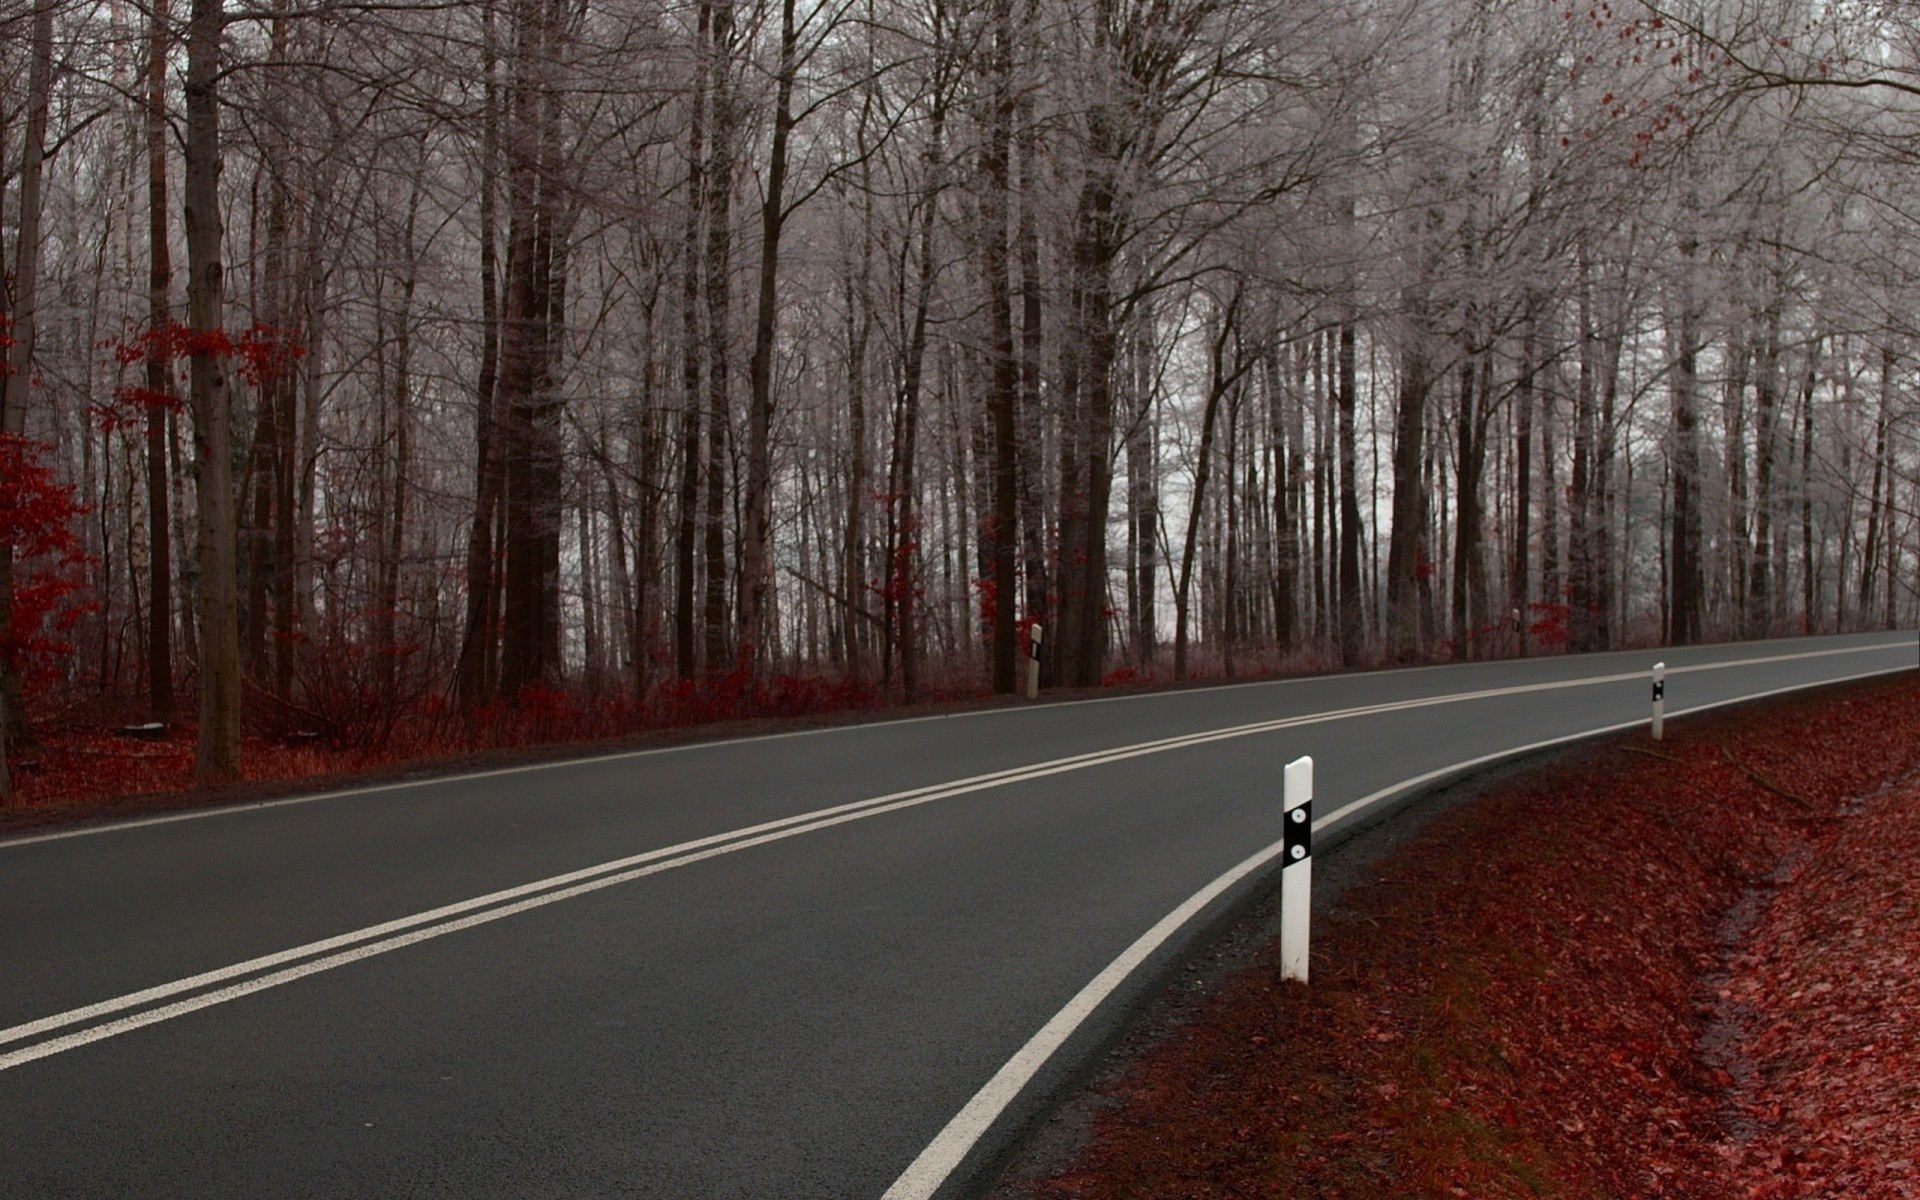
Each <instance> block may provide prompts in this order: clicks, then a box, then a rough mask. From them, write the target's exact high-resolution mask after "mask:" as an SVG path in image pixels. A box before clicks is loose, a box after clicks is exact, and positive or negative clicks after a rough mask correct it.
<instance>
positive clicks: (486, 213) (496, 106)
mask: <svg viewBox="0 0 1920 1200" xmlns="http://www.w3.org/2000/svg"><path fill="white" fill-rule="evenodd" d="M482 20H483V25H482V37H483V39H484V40H483V42H482V52H481V71H482V75H483V76H484V79H485V85H484V90H483V95H484V100H483V103H484V106H485V107H484V112H483V115H482V117H481V122H482V124H481V134H480V139H481V140H480V377H479V380H478V382H477V383H476V385H475V387H474V418H473V424H474V442H475V445H474V468H473V475H474V484H473V526H472V528H471V530H470V531H469V532H468V535H467V564H466V565H467V570H466V580H467V624H466V631H465V633H464V635H463V637H462V639H461V643H460V661H459V666H458V667H457V669H456V673H455V677H454V678H455V685H454V686H455V691H456V693H457V695H458V697H459V702H460V706H461V707H462V708H465V709H472V708H477V707H479V706H480V705H482V704H484V703H486V702H487V701H488V700H489V699H491V696H490V695H489V691H490V689H489V687H488V685H489V683H490V682H491V681H490V680H489V679H488V678H487V664H488V661H489V660H490V659H491V657H492V651H493V647H494V645H495V644H496V642H497V640H498V634H497V629H498V626H499V623H500V614H499V612H498V611H497V610H496V608H495V607H494V597H495V595H496V594H497V589H496V587H495V585H494V578H495V574H496V572H497V570H498V568H497V566H496V565H495V564H496V560H497V555H498V553H499V549H500V548H499V547H497V546H496V545H495V544H494V539H493V530H494V525H495V523H496V522H497V520H498V510H499V506H500V499H501V493H502V491H503V490H504V483H505V473H506V460H505V456H504V454H503V449H504V447H503V446H502V445H501V441H502V439H501V429H500V426H501V420H500V415H499V407H498V406H499V401H498V397H497V396H496V394H495V393H496V391H497V385H498V378H499V367H500V313H499V308H500V300H499V296H500V292H499V286H500V285H499V281H498V279H497V278H496V275H497V272H498V266H497V257H498V252H497V251H496V249H495V242H496V239H497V238H498V236H499V233H498V228H497V222H498V217H497V215H496V213H495V209H494V206H495V183H494V180H495V177H496V175H497V173H498V165H499V151H500V116H499V113H500V94H499V91H500V89H499V84H498V81H497V79H496V73H497V71H498V64H499V54H498V50H497V48H496V45H497V44H496V41H495V38H496V34H495V32H494V6H493V3H492V0H488V3H487V4H486V6H485V8H484V9H483V10H482Z"/></svg>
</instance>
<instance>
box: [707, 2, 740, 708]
mask: <svg viewBox="0 0 1920 1200" xmlns="http://www.w3.org/2000/svg"><path fill="white" fill-rule="evenodd" d="M712 10H713V26H712V30H711V39H710V41H709V45H708V53H709V54H710V55H711V56H712V57H711V64H712V65H711V71H712V76H711V80H710V87H711V92H710V101H711V104H712V108H713V134H712V137H711V139H710V140H709V144H708V147H707V170H706V218H707V252H706V268H707V280H706V282H707V328H706V349H707V471H706V474H707V481H706V482H707V510H706V548H705V549H706V569H707V576H706V583H707V587H706V610H705V620H706V634H707V640H706V651H707V653H706V659H707V661H706V669H707V674H709V675H718V674H720V673H721V672H722V671H725V670H726V669H727V667H728V665H729V660H730V654H729V650H728V637H727V537H726V525H725V520H724V518H725V514H726V494H727V493H726V482H727V473H726V468H727V457H726V453H727V452H726V447H727V431H728V425H729V421H730V412H729V410H730V407H731V405H730V397H729V395H728V381H729V379H730V378H731V376H730V374H729V371H730V367H731V360H730V359H729V358H728V349H729V346H730V345H731V342H732V338H731V336H730V335H731V332H732V331H731V328H730V321H731V313H732V298H733V284H732V276H733V266H732V262H733V222H732V213H733V136H734V117H735V114H734V111H733V86H732V78H731V76H732V71H733V38H734V32H733V0H719V2H718V3H716V4H714V5H712Z"/></svg>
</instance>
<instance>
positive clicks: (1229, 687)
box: [0, 638, 1911, 850]
mask: <svg viewBox="0 0 1920 1200" xmlns="http://www.w3.org/2000/svg"><path fill="white" fill-rule="evenodd" d="M1910 644H1911V643H1909V642H1908V641H1907V640H1905V639H1904V638H1903V639H1902V640H1900V641H1897V642H1875V643H1873V644H1872V645H1867V646H1844V647H1840V648H1837V649H1833V650H1809V651H1805V652H1801V653H1795V654H1779V655H1773V656H1771V657H1767V658H1753V659H1738V660H1733V661H1729V662H1723V663H1701V664H1698V665H1695V666H1691V667H1683V668H1677V669H1676V671H1675V672H1674V673H1676V674H1677V673H1678V672H1679V671H1711V670H1717V669H1720V668H1722V667H1743V666H1756V665H1759V664H1761V663H1771V662H1785V661H1787V660H1789V659H1795V658H1823V657H1827V656H1829V655H1835V654H1863V653H1867V652H1870V651H1874V650H1888V649H1896V648H1900V647H1905V646H1907V645H1910ZM1700 649H1703V650H1704V649H1707V647H1700ZM1637 653H1640V652H1639V651H1632V650H1610V651H1606V652H1604V653H1602V654H1597V655H1595V656H1594V657H1596V658H1609V657H1621V656H1624V655H1629V654H1637ZM1502 661H1533V662H1540V661H1543V660H1541V659H1533V660H1492V661H1490V662H1483V663H1477V664H1468V663H1434V664H1428V665H1425V666H1418V667H1393V668H1390V669H1387V670H1383V671H1374V672H1371V673H1369V676H1368V677H1369V678H1373V677H1379V676H1387V675H1408V674H1415V673H1420V672H1426V671H1447V670H1453V669H1454V668H1456V667H1460V666H1469V665H1478V666H1489V665H1495V664H1496V663H1498V662H1502ZM1353 676H1354V673H1352V672H1337V673H1333V674H1327V675H1312V676H1304V677H1302V676H1290V677H1288V678H1284V679H1250V680H1247V681H1246V682H1244V683H1228V684H1215V685H1211V686H1207V687H1197V688H1193V689H1191V690H1189V691H1180V690H1169V691H1153V692H1133V693H1129V694H1127V695H1122V696H1091V697H1088V698H1086V699H1081V700H1054V701H1049V702H1048V703H1046V704H1045V705H1041V706H1034V707H1030V706H1027V705H1017V706H1007V707H997V708H976V709H967V710H965V711H963V712H951V713H929V714H926V715H924V716H917V717H888V718H885V719H882V720H877V721H860V722H856V723H853V724H848V725H829V726H823V727H820V728H816V729H789V730H786V731H784V732H781V733H761V734H750V735H747V736H745V737H732V738H716V739H713V740H711V741H693V742H684V743H681V744H680V745H677V746H652V747H649V748H647V749H645V750H622V751H619V752H616V753H613V754H592V755H584V756H582V757H579V758H561V759H556V760H553V761H550V762H538V763H522V764H520V765H518V766H512V767H495V768H492V769H490V770H485V771H466V772H462V773H458V774H450V775H434V776H432V777H431V778H426V779H402V780H397V781H395V782H393V783H375V784H368V785H367V786H365V787H356V788H340V789H336V790H332V791H323V792H313V793H310V794H307V795H301V796H286V797H283V798H281V799H278V800H256V801H253V802H250V803H245V804H222V805H216V806H214V807H211V808H199V809H194V810H193V811H191V812H178V813H168V814H166V815H165V816H157V817H134V818H130V819H127V820H123V821H105V822H102V823H100V824H97V825H83V826H81V827H79V828H77V829H60V830H56V831H54V832H52V833H33V834H26V835H24V836H21V837H12V838H0V850H7V849H9V848H11V847H14V846H32V845H36V844H38V843H40V842H59V841H65V840H67V839H68V838H79V837H93V836H95V835H97V834H103V833H118V832H120V831H122V830H127V829H144V828H146V827H148V826H151V825H173V824H177V823H179V822H181V821H199V820H204V819H206V818H208V817H224V816H231V815H233V814H236V813H250V812H262V811H265V810H267V809H274V808H286V807H289V806H292V805H296V804H311V803H313V802H315V801H317V800H345V799H350V798H352V797H355V796H373V795H379V794H381V793H384V792H394V791H404V790H407V789H410V788H428V787H439V786H442V785H446V784H457V783H467V782H471V781H473V780H476V779H497V778H500V777H502V776H506V775H523V774H526V773H527V772H529V771H552V770H561V769H565V768H568V767H583V766H593V765H596V764H600V763H612V762H626V761H628V760H630V759H635V758H650V757H653V756H654V755H658V754H684V753H689V752H692V751H699V750H714V749H724V748H730V747H734V746H745V745H750V744H752V743H754V742H778V741H785V740H787V739H789V738H802V737H816V736H819V735H823V734H832V733H849V732H853V731H857V730H869V729H879V728H883V727H885V726H888V725H917V724H919V723H921V722H924V721H957V720H962V719H965V718H969V717H992V716H1002V717H1007V716H1020V715H1023V714H1028V713H1034V712H1044V711H1046V710H1049V709H1060V708H1073V707H1077V706H1080V705H1086V704H1120V703H1126V702H1132V701H1140V700H1164V699H1168V698H1170V697H1177V696H1185V695H1207V694H1212V693H1217V692H1227V691H1237V690H1239V689H1241V688H1267V687H1298V686H1311V685H1316V684H1325V683H1329V682H1333V681H1337V680H1342V679H1352V678H1353ZM1558 682H1560V683H1562V684H1578V683H1583V682H1600V680H1599V679H1592V680H1562V681H1558Z"/></svg>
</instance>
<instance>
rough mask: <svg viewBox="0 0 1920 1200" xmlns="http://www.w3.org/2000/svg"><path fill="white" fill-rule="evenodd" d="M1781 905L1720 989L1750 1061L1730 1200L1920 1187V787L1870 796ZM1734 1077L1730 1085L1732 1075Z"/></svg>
mask: <svg viewBox="0 0 1920 1200" xmlns="http://www.w3.org/2000/svg"><path fill="white" fill-rule="evenodd" d="M1863 807H1864V809H1865V811H1864V812H1863V813H1862V814H1861V815H1860V816H1859V817H1858V818H1857V819H1852V820H1847V821H1845V822H1844V823H1842V824H1841V826H1840V832H1839V833H1838V834H1837V835H1836V836H1835V837H1834V838H1833V840H1832V841H1831V842H1830V843H1829V844H1828V845H1826V846H1823V847H1822V848H1821V849H1820V851H1819V852H1818V853H1817V854H1816V855H1815V856H1814V857H1812V858H1810V859H1808V860H1807V861H1806V862H1805V863H1803V864H1802V869H1801V870H1800V872H1799V873H1798V874H1797V876H1796V877H1795V878H1794V879H1793V880H1792V881H1791V882H1790V883H1789V884H1788V885H1787V887H1786V888H1785V890H1784V891H1783V892H1782V893H1781V894H1780V896H1779V897H1778V898H1777V899H1776V900H1775V901H1774V903H1773V905H1772V906H1771V907H1770V909H1769V910H1768V911H1767V913H1766V914H1765V916H1764V918H1763V919H1762V921H1761V923H1760V927H1759V930H1758V936H1757V937H1755V939H1754V941H1753V944H1752V946H1751V948H1750V949H1749V950H1748V951H1746V952H1745V953H1744V954H1742V955H1740V956H1739V958H1738V959H1737V960H1736V961H1735V963H1734V969H1733V971H1732V974H1731V978H1730V979H1729V981H1728V983H1727V986H1726V988H1725V989H1724V992H1723V994H1722V1000H1723V1008H1724V1009H1725V1010H1727V1012H1728V1013H1729V1014H1730V1015H1732V1016H1733V1017H1734V1018H1735V1019H1734V1023H1735V1025H1736V1027H1738V1028H1739V1029H1740V1031H1741V1032H1742V1034H1743V1035H1744V1036H1743V1037H1742V1039H1741V1040H1742V1043H1743V1045H1742V1046H1741V1050H1742V1051H1743V1052H1744V1054H1745V1056H1746V1057H1747V1058H1749V1059H1750V1060H1751V1061H1752V1062H1753V1064H1754V1065H1755V1068H1756V1069H1755V1070H1754V1071H1753V1072H1752V1076H1751V1082H1749V1083H1747V1084H1746V1086H1735V1087H1734V1088H1733V1096H1732V1099H1733V1101H1734V1103H1735V1104H1736V1105H1737V1107H1738V1108H1739V1110H1740V1111H1741V1112H1742V1113H1743V1114H1744V1115H1745V1116H1746V1118H1747V1119H1748V1121H1750V1122H1752V1124H1753V1126H1754V1128H1755V1132H1754V1135H1753V1136H1752V1137H1751V1138H1749V1139H1738V1140H1736V1141H1735V1143H1734V1144H1733V1145H1732V1146H1730V1147H1729V1152H1730V1154H1729V1156H1730V1157H1732V1158H1733V1160H1734V1172H1733V1173H1734V1177H1735V1179H1734V1182H1735V1187H1734V1189H1733V1190H1732V1191H1731V1194H1733V1195H1737V1196H1747V1197H1761V1196H1769V1197H1772V1196H1778V1197H1788V1196H1798V1197H1814V1196H1845V1197H1849V1198H1850V1200H1851V1198H1857V1200H1879V1198H1881V1197H1885V1198H1887V1200H1893V1198H1894V1197H1908V1196H1913V1195H1915V1194H1916V1192H1920V1166H1916V1161H1915V1159H1916V1149H1920V1091H1917V1090H1916V1082H1915V1081H1916V1080H1920V1008H1917V1007H1916V1006H1915V1005H1914V1002H1913V998H1914V997H1915V996H1916V995H1920V887H1915V886H1914V885H1913V880H1914V866H1913V864H1914V863H1915V862H1916V861H1920V787H1916V786H1914V785H1913V784H1907V785H1905V786H1903V787H1899V788H1896V789H1894V790H1892V791H1890V792H1886V793H1882V794H1881V795H1879V796H1876V797H1872V798H1870V799H1869V800H1868V801H1867V803H1866V804H1865V805H1864V806H1863ZM1729 1082H1730V1083H1731V1082H1734V1081H1732V1080H1731V1079H1730V1080H1729Z"/></svg>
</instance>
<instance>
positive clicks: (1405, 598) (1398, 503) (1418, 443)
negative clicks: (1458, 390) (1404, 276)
mask: <svg viewBox="0 0 1920 1200" xmlns="http://www.w3.org/2000/svg"><path fill="white" fill-rule="evenodd" d="M1415 336H1416V338H1417V335H1415ZM1431 386H1432V383H1431V379H1430V372H1429V368H1428V365H1427V357H1426V350H1425V348H1424V347H1422V346H1420V345H1418V344H1409V345H1408V346H1406V347H1404V348H1403V349H1402V351H1401V363H1400V386H1399V392H1398V398H1397V402H1396V404H1395V407H1394V445H1393V525H1392V528H1391V529H1390V530H1389V532H1388V534H1387V640H1388V644H1389V646H1390V648H1391V650H1392V653H1393V656H1394V657H1395V658H1396V659H1398V660H1403V661H1404V660H1407V659H1410V658H1412V657H1414V656H1415V655H1417V654H1418V653H1419V652H1420V649H1421V620H1420V592H1421V582H1422V572H1423V570H1424V569H1425V568H1426V566H1427V564H1426V563H1425V562H1424V561H1423V550H1424V548H1425V544H1426V525H1427V500H1426V492H1425V490H1424V488H1423V487H1422V480H1421V459H1422V455H1421V451H1422V449H1423V448H1424V446H1423V444H1424V440H1425V431H1426V413H1427V392H1428V390H1429V389H1430V388H1431Z"/></svg>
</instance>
